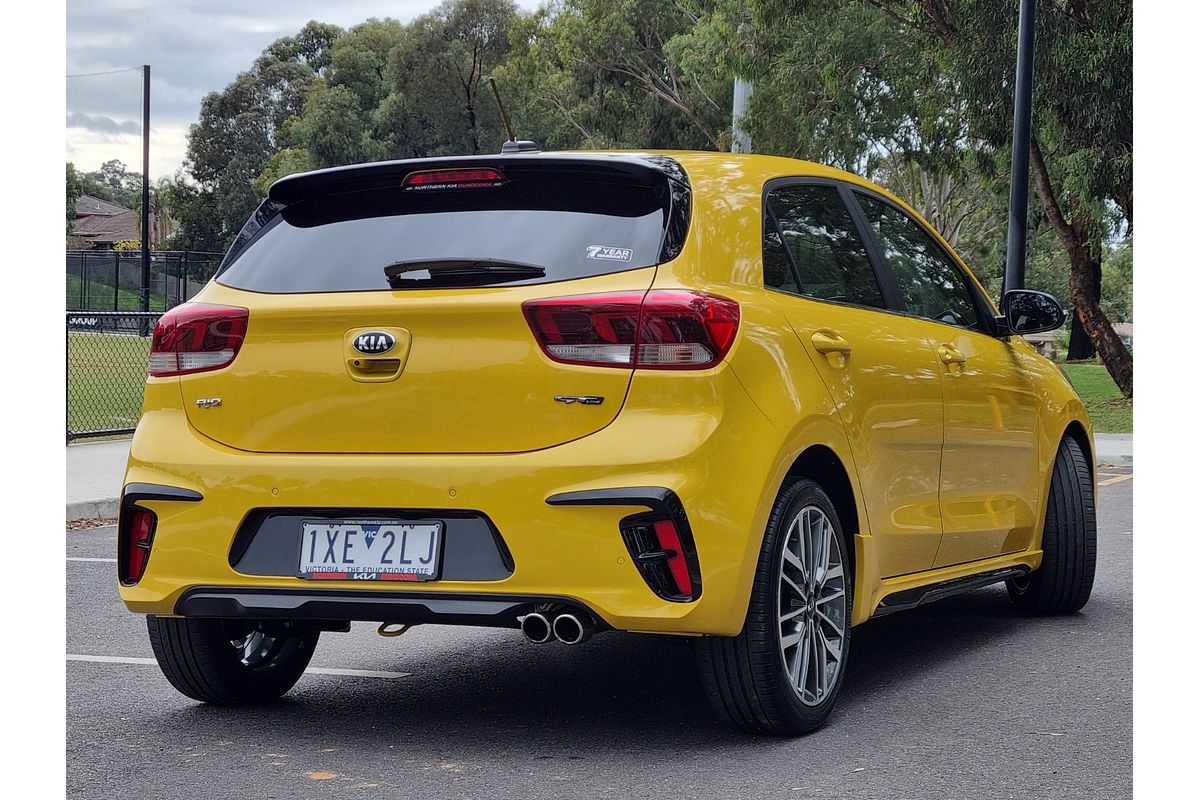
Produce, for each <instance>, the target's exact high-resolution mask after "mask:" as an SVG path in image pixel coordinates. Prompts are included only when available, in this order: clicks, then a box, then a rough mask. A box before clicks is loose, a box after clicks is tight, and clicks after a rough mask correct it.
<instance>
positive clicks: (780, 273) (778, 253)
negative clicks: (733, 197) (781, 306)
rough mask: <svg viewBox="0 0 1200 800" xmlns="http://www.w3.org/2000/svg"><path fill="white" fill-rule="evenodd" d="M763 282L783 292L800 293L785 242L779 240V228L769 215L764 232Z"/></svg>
mask: <svg viewBox="0 0 1200 800" xmlns="http://www.w3.org/2000/svg"><path fill="white" fill-rule="evenodd" d="M763 283H764V284H765V285H767V286H769V287H771V288H772V289H779V290H780V291H782V292H788V293H790V294H800V287H799V285H797V283H796V274H795V273H794V272H792V265H791V263H789V262H788V257H787V253H785V252H783V242H781V241H780V240H779V229H778V228H776V227H775V223H774V222H773V221H772V220H771V218H770V217H767V220H766V230H765V232H764V233H763Z"/></svg>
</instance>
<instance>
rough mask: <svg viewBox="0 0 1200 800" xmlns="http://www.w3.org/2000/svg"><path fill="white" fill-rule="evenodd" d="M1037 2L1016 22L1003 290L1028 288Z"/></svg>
mask: <svg viewBox="0 0 1200 800" xmlns="http://www.w3.org/2000/svg"><path fill="white" fill-rule="evenodd" d="M1033 3H1034V0H1021V16H1020V19H1019V21H1018V23H1017V80H1016V90H1015V96H1014V98H1013V137H1012V179H1011V183H1010V184H1009V194H1008V248H1007V251H1006V253H1007V255H1006V258H1005V261H1004V291H1006V292H1008V291H1011V290H1013V289H1022V288H1024V286H1025V240H1026V229H1027V226H1026V222H1027V217H1028V213H1029V131H1030V127H1031V119H1032V114H1033V46H1034V41H1033V15H1034V9H1033Z"/></svg>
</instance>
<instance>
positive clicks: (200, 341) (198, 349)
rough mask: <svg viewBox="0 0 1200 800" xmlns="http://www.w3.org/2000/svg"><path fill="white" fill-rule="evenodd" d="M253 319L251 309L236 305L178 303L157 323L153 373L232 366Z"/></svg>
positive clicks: (152, 349)
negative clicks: (248, 324) (247, 326)
mask: <svg viewBox="0 0 1200 800" xmlns="http://www.w3.org/2000/svg"><path fill="white" fill-rule="evenodd" d="M249 320H250V312H249V311H247V310H246V309H244V308H236V307H234V306H215V305H205V304H203V303H184V304H183V305H180V306H176V307H175V308H173V309H171V310H170V311H168V312H167V313H165V314H163V315H162V316H161V317H159V318H158V324H156V325H155V326H154V339H153V340H152V342H151V344H150V374H151V375H153V376H154V377H156V378H165V377H168V376H170V375H188V374H191V373H193V372H207V371H209V370H214V369H221V368H222V367H227V366H229V365H230V364H232V363H233V359H234V358H236V357H237V354H238V350H239V349H241V346H242V340H243V339H245V338H246V325H247V323H248V322H249Z"/></svg>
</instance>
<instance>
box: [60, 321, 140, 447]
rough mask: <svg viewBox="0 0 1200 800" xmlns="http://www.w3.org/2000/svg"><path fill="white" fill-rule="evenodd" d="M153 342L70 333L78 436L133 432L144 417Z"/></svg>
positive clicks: (71, 412) (71, 402) (72, 414)
mask: <svg viewBox="0 0 1200 800" xmlns="http://www.w3.org/2000/svg"><path fill="white" fill-rule="evenodd" d="M149 359H150V338H149V337H141V336H128V335H123V334H116V333H86V332H75V331H72V332H70V333H68V334H67V427H68V429H69V430H71V431H74V432H80V431H98V430H108V429H111V428H132V427H133V426H134V425H136V424H137V421H138V417H139V416H140V415H141V413H142V397H143V390H144V387H145V384H146V366H147V363H148V361H149Z"/></svg>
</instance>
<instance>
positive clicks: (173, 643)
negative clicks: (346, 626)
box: [146, 616, 321, 706]
mask: <svg viewBox="0 0 1200 800" xmlns="http://www.w3.org/2000/svg"><path fill="white" fill-rule="evenodd" d="M146 627H147V629H148V630H149V633H150V646H151V647H152V648H153V649H154V657H155V658H156V659H158V666H159V667H160V668H161V669H162V672H163V675H165V676H166V678H167V680H168V681H170V682H171V685H172V686H174V687H175V688H176V689H178V690H179V691H180V692H182V693H183V694H185V695H187V696H188V697H190V698H192V699H193V700H199V701H201V702H203V703H214V704H217V705H230V706H241V705H254V704H257V703H266V702H270V701H272V700H275V699H277V698H278V697H279V696H280V695H282V694H283V693H284V692H286V691H287V690H288V689H291V688H292V687H293V686H294V685H295V684H296V681H298V680H299V679H300V676H301V675H303V674H304V670H305V668H306V667H307V666H308V662H309V659H311V658H312V654H313V650H314V649H315V648H316V645H317V639H318V638H319V637H320V635H321V634H320V631H317V630H311V629H309V628H307V627H301V626H296V625H294V624H292V623H287V622H276V623H272V624H271V626H269V627H267V626H263V625H258V624H255V623H248V622H241V621H235V620H219V619H194V618H190V619H189V618H183V619H179V618H164V617H153V616H150V617H146ZM256 633H257V634H262V636H264V637H267V636H269V637H270V639H269V640H267V639H265V638H264V639H260V640H259V641H260V642H261V650H260V651H258V652H255V653H254V654H253V655H251V656H249V657H244V656H243V652H242V651H241V650H239V649H238V648H237V647H236V646H235V644H234V641H235V640H239V639H244V637H247V636H253V635H255V634H256Z"/></svg>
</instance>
